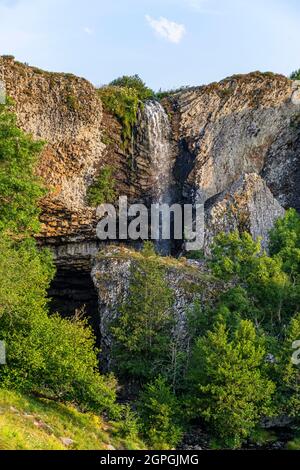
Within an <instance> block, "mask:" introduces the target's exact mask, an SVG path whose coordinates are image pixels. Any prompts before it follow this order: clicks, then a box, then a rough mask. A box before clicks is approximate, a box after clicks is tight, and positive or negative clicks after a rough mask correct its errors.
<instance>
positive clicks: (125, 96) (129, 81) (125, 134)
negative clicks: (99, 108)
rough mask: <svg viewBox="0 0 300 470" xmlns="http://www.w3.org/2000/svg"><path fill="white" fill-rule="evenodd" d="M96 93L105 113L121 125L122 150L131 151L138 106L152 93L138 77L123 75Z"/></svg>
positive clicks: (151, 95) (150, 96)
mask: <svg viewBox="0 0 300 470" xmlns="http://www.w3.org/2000/svg"><path fill="white" fill-rule="evenodd" d="M98 92H99V96H100V98H101V101H102V103H103V105H104V106H105V108H106V109H107V111H109V112H110V113H111V114H113V115H114V116H116V118H117V119H118V121H119V122H120V124H121V125H122V140H123V144H124V148H125V149H126V150H131V149H130V145H131V142H132V137H133V129H134V126H135V125H136V122H137V113H138V109H139V106H140V105H141V104H142V102H143V101H144V100H146V99H150V98H152V97H153V95H154V93H153V91H152V90H150V88H148V87H146V85H145V83H144V82H143V81H142V80H141V79H140V77H139V76H138V75H133V76H127V75H125V76H123V77H120V78H117V79H116V80H113V81H112V82H111V83H110V84H109V85H108V86H104V87H102V88H100V89H99V90H98Z"/></svg>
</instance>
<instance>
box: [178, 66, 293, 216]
mask: <svg viewBox="0 0 300 470" xmlns="http://www.w3.org/2000/svg"><path fill="white" fill-rule="evenodd" d="M175 99H176V107H177V109H178V112H179V114H180V121H179V131H178V132H179V137H178V138H179V140H180V141H181V145H182V148H184V149H185V153H184V154H183V155H182V158H183V159H184V157H185V158H186V153H187V152H188V153H189V154H190V155H192V156H193V158H192V159H190V161H191V160H192V162H193V164H192V165H191V168H190V171H189V173H188V175H187V176H186V180H185V184H187V185H190V186H192V187H193V186H195V187H196V188H198V189H199V190H201V191H202V193H203V199H204V200H208V199H209V198H211V197H213V196H215V195H216V194H219V193H221V192H223V191H225V190H226V189H228V188H229V187H230V185H231V184H232V183H234V182H235V181H237V180H238V179H239V178H240V177H241V176H242V175H243V174H245V173H257V174H260V175H261V176H262V177H263V179H264V180H265V181H266V183H267V185H268V187H269V188H270V189H271V191H272V193H273V195H274V197H275V198H276V199H278V201H279V203H280V204H281V205H283V206H284V207H287V206H293V207H297V209H299V208H300V206H299V204H300V199H299V192H298V191H297V187H299V167H300V165H299V158H300V156H299V155H300V140H299V136H300V121H299V116H300V100H299V83H297V82H292V81H291V80H288V79H287V78H285V77H283V76H280V75H273V74H261V73H252V74H249V75H242V76H234V77H230V78H228V79H226V80H224V81H222V82H220V83H216V84H211V85H208V86H204V87H199V88H193V89H187V90H186V91H184V92H181V93H180V94H179V95H178V96H176V98H175ZM178 165H179V164H178Z"/></svg>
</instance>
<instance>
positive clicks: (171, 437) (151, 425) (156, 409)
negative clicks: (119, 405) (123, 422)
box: [138, 377, 183, 450]
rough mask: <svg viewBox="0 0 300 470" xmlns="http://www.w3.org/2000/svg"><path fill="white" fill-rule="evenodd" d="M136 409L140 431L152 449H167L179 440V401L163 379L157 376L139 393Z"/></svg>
mask: <svg viewBox="0 0 300 470" xmlns="http://www.w3.org/2000/svg"><path fill="white" fill-rule="evenodd" d="M138 410H139V414H140V418H141V422H142V432H143V435H144V437H145V439H146V441H147V442H148V443H149V445H150V446H151V448H152V449H155V450H168V449H172V448H174V447H175V446H176V445H177V444H178V443H179V442H180V440H181V438H182V435H183V429H182V426H181V413H180V403H179V401H178V400H177V398H176V396H175V395H174V394H173V393H172V391H171V389H170V387H169V386H168V385H167V383H166V381H165V379H163V378H162V377H158V378H157V379H156V380H154V382H152V383H151V384H149V385H147V387H146V389H145V391H144V392H143V393H142V394H141V397H140V401H139V404H138Z"/></svg>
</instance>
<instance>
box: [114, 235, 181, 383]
mask: <svg viewBox="0 0 300 470" xmlns="http://www.w3.org/2000/svg"><path fill="white" fill-rule="evenodd" d="M173 300H174V299H173V294H172V291H171V289H170V288H169V287H168V286H167V284H166V281H165V277H164V270H163V268H162V267H161V266H160V265H159V264H158V263H157V256H156V255H155V252H154V250H153V247H152V245H151V244H148V243H146V245H145V247H144V250H143V258H142V260H141V261H140V262H139V263H138V266H135V267H133V268H132V278H131V284H130V288H129V293H128V298H127V299H126V300H125V301H124V303H123V304H122V305H121V306H120V315H119V317H118V318H117V320H116V322H115V324H114V325H113V327H112V333H113V335H114V339H115V348H114V353H113V359H114V363H115V368H116V370H117V371H118V373H119V375H120V376H122V377H125V378H126V380H130V379H133V380H137V381H140V382H142V383H144V382H145V381H147V380H151V379H153V378H155V377H156V376H157V374H159V373H163V372H165V373H167V372H168V370H169V368H170V351H171V342H172V327H173V325H174V319H173V316H172V309H171V307H172V305H173Z"/></svg>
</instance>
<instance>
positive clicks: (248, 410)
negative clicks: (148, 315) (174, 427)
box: [189, 320, 275, 447]
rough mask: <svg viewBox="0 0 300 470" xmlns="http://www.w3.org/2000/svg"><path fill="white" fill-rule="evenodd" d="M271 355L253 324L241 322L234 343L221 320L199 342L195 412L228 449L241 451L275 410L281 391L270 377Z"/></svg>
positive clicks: (194, 381) (195, 365)
mask: <svg viewBox="0 0 300 470" xmlns="http://www.w3.org/2000/svg"><path fill="white" fill-rule="evenodd" d="M265 354H266V353H265V348H264V345H263V342H262V340H261V338H259V337H258V336H257V334H256V332H255V328H254V326H253V324H252V323H251V322H250V321H249V320H242V321H241V322H240V324H239V326H238V327H237V328H236V330H235V332H234V334H233V337H232V339H230V337H229V332H228V330H227V328H226V324H225V322H224V321H221V320H220V321H218V322H217V324H216V325H215V327H214V328H213V330H212V331H210V332H208V333H207V335H206V336H204V337H201V338H199V339H198V341H197V343H196V346H195V349H194V354H193V358H192V361H191V366H190V374H189V378H190V383H191V398H190V411H191V414H192V416H195V417H202V418H203V419H204V420H205V421H206V422H207V423H208V425H209V426H210V428H211V429H212V431H213V433H214V434H215V435H216V436H217V437H218V439H219V442H220V445H222V446H227V447H239V446H240V444H241V442H242V440H243V439H246V438H247V437H248V436H249V434H250V432H251V430H252V429H253V428H254V426H255V425H256V424H257V422H258V421H259V419H260V417H261V416H263V415H264V414H265V413H267V412H268V411H269V409H270V408H269V407H270V403H271V397H272V394H273V393H274V389H275V386H274V384H273V383H272V382H271V381H270V380H268V379H267V378H266V377H265V374H264V358H265Z"/></svg>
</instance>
